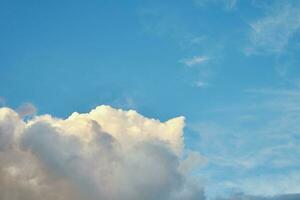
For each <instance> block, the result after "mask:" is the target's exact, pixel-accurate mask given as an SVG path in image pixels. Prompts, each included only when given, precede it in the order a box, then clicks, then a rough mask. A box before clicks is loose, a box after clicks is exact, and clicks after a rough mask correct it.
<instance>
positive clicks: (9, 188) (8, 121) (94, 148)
mask: <svg viewBox="0 0 300 200" xmlns="http://www.w3.org/2000/svg"><path fill="white" fill-rule="evenodd" d="M183 127H184V118H183V117H177V118H174V119H170V120H168V121H166V122H164V123H162V122H160V121H158V120H155V119H149V118H146V117H143V116H142V115H140V114H138V113H137V112H135V111H133V110H129V111H123V110H118V109H114V108H111V107H109V106H99V107H97V108H96V109H94V110H92V111H91V112H90V113H85V114H79V113H73V114H72V115H71V116H70V117H68V118H67V119H59V118H55V117H52V116H50V115H42V116H35V117H34V118H33V119H31V120H29V121H24V120H23V119H22V117H21V115H20V114H18V113H17V112H16V111H14V110H12V109H9V108H1V109H0V185H1V187H0V199H1V200H20V199H22V200H24V199H25V200H26V199H28V200H29V199H30V200H34V199H44V200H48V199H49V200H50V199H58V200H69V199H72V200H74V199H75V200H77V199H78V200H79V199H87V200H95V199H103V200H106V199H107V200H119V199H122V200H140V199H143V200H153V199H155V200H159V199H161V200H168V199H169V200H180V199H187V200H193V199H204V195H203V190H202V188H201V187H200V186H198V185H199V184H198V183H197V181H195V180H191V179H190V177H189V173H188V172H187V170H185V169H186V168H189V167H187V166H189V164H188V163H189V162H190V161H189V160H197V162H199V163H201V159H202V158H201V156H200V155H198V154H195V153H194V154H191V156H188V159H187V160H184V159H183V156H182V152H183V149H184V144H183ZM191 158H192V159H191ZM203 159H204V158H203Z"/></svg>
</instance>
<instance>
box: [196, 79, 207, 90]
mask: <svg viewBox="0 0 300 200" xmlns="http://www.w3.org/2000/svg"><path fill="white" fill-rule="evenodd" d="M195 86H196V87H198V88H206V87H207V86H208V83H207V82H204V81H202V80H198V81H196V82H195Z"/></svg>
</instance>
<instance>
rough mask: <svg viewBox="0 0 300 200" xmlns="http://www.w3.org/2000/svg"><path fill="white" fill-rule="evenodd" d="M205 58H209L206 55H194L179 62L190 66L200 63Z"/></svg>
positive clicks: (204, 60)
mask: <svg viewBox="0 0 300 200" xmlns="http://www.w3.org/2000/svg"><path fill="white" fill-rule="evenodd" d="M207 60H209V58H208V57H206V56H194V57H191V58H186V59H183V60H181V61H180V62H182V63H183V64H184V65H186V66H188V67H192V66H195V65H200V64H202V63H204V62H206V61H207Z"/></svg>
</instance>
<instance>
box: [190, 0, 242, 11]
mask: <svg viewBox="0 0 300 200" xmlns="http://www.w3.org/2000/svg"><path fill="white" fill-rule="evenodd" d="M194 2H195V4H196V5H198V6H206V5H207V4H212V3H213V4H221V5H222V6H223V7H224V8H225V9H226V10H232V9H234V8H235V7H236V5H237V2H238V1H237V0H194Z"/></svg>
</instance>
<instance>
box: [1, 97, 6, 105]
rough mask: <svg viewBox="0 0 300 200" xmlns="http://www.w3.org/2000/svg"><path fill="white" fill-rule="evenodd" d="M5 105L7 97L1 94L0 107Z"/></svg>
mask: <svg viewBox="0 0 300 200" xmlns="http://www.w3.org/2000/svg"><path fill="white" fill-rule="evenodd" d="M3 106H5V98H4V97H1V96H0V107H3Z"/></svg>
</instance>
